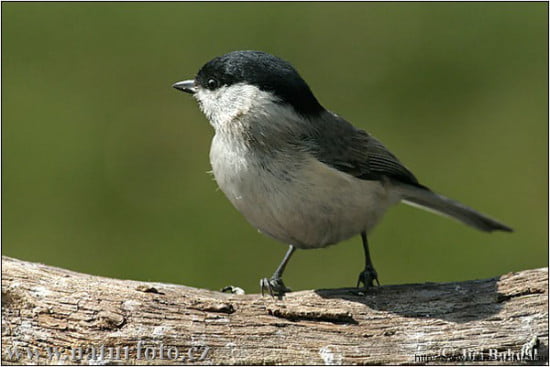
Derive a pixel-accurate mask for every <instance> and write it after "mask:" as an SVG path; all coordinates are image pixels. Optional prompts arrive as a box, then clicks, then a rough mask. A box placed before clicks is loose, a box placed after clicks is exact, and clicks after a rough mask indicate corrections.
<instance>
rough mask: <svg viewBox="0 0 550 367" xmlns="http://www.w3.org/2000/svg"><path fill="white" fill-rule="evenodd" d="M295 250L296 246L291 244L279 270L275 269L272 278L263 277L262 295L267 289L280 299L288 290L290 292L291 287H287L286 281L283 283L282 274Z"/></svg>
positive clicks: (261, 284)
mask: <svg viewBox="0 0 550 367" xmlns="http://www.w3.org/2000/svg"><path fill="white" fill-rule="evenodd" d="M294 250H296V248H295V247H294V246H292V245H290V246H289V248H288V251H287V252H286V254H285V257H284V258H283V261H281V263H280V264H279V266H278V267H277V270H275V272H274V273H273V275H272V276H271V278H269V279H267V278H263V279H261V280H260V288H261V289H262V296H263V295H264V291H265V290H267V291H268V292H269V294H270V295H271V297H274V296H277V297H278V298H279V299H281V298H283V296H284V294H285V293H286V292H290V288H287V287H286V286H285V283H283V279H282V276H283V272H284V271H285V267H286V264H287V263H288V260H290V257H291V256H292V254H293V253H294Z"/></svg>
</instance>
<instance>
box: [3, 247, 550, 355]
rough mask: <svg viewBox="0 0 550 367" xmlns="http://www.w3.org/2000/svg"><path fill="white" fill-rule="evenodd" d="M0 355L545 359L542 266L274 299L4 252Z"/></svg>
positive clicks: (545, 288) (545, 304)
mask: <svg viewBox="0 0 550 367" xmlns="http://www.w3.org/2000/svg"><path fill="white" fill-rule="evenodd" d="M2 362H3V363H12V364H50V363H55V364H113V363H115V364H292V365H296V364H430V363H432V364H442V363H449V364H464V363H466V364H470V363H476V364H502V363H504V364H517V363H530V364H532V363H536V364H546V363H547V362H548V268H541V269H533V270H526V271H522V272H518V273H509V274H505V275H502V276H500V277H495V278H491V279H483V280H472V281H465V282H455V283H426V284H408V285H395V286H382V287H379V288H374V289H371V290H368V291H366V292H361V291H359V290H358V289H355V288H345V289H326V290H315V291H301V292H295V293H289V294H288V295H287V296H286V297H285V298H284V299H283V300H279V299H273V298H271V297H270V296H265V297H262V296H260V295H258V294H248V295H237V294H226V293H221V292H215V291H210V290H205V289H196V288H191V287H186V286H181V285H173V284H161V283H150V282H139V281H131V280H118V279H109V278H103V277H99V276H92V275H86V274H80V273H76V272H72V271H68V270H63V269H59V268H54V267H50V266H46V265H41V264H36V263H30V262H25V261H20V260H16V259H12V258H8V257H2Z"/></svg>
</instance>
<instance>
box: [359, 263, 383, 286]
mask: <svg viewBox="0 0 550 367" xmlns="http://www.w3.org/2000/svg"><path fill="white" fill-rule="evenodd" d="M375 281H376V285H377V286H380V282H379V281H378V274H377V273H376V270H374V268H373V267H372V266H367V267H366V268H365V270H363V271H362V272H361V273H360V274H359V279H357V288H359V287H360V285H361V283H363V285H364V286H365V288H370V287H374V282H375Z"/></svg>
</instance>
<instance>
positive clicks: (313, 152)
mask: <svg viewBox="0 0 550 367" xmlns="http://www.w3.org/2000/svg"><path fill="white" fill-rule="evenodd" d="M173 87H174V88H176V89H178V90H181V91H183V92H187V93H191V94H192V95H193V96H194V97H195V99H196V100H197V101H198V103H199V106H200V109H201V110H202V112H203V113H204V114H205V115H206V117H207V119H208V120H209V121H210V124H211V125H212V126H213V127H214V130H215V135H214V137H213V139H212V145H211V148H210V162H211V164H212V172H213V174H214V177H215V179H216V181H217V183H218V185H219V187H220V188H221V190H222V191H223V192H224V193H225V195H226V196H227V198H228V199H229V201H231V203H232V204H233V205H234V206H235V208H237V210H238V211H239V212H241V213H242V214H243V215H244V217H245V218H246V219H247V220H248V221H249V222H250V224H252V225H253V226H254V227H255V228H257V229H258V230H259V231H260V232H262V233H264V234H266V235H268V236H270V237H272V238H274V239H276V240H279V241H281V242H284V243H286V244H290V247H289V249H288V251H287V253H286V255H285V256H284V259H283V261H282V262H281V264H280V265H279V267H278V268H277V269H276V271H275V273H274V274H273V275H272V276H271V278H264V279H262V280H261V281H260V286H261V290H262V293H263V292H264V290H267V291H268V292H269V293H271V295H277V296H279V297H280V296H282V295H283V294H284V293H285V292H288V291H290V289H288V288H287V287H286V286H285V284H284V283H283V280H282V278H281V277H282V275H283V271H284V269H285V266H286V264H287V262H288V261H289V259H290V257H291V256H292V254H293V252H294V251H295V249H296V248H299V249H314V248H320V247H326V246H329V245H332V244H335V243H338V242H340V241H343V240H346V239H348V238H350V237H352V236H355V235H361V238H362V241H363V248H364V253H365V269H364V270H363V271H362V272H361V273H360V274H359V279H358V281H357V287H359V286H360V285H361V283H362V284H363V285H364V286H365V287H370V286H373V285H374V282H376V283H378V276H377V273H376V271H375V269H374V267H373V265H372V261H371V258H370V255H369V248H368V242H367V234H368V233H369V231H370V230H371V229H372V228H373V227H374V226H375V225H376V224H377V223H378V221H379V220H380V218H381V217H382V215H383V214H384V212H385V211H386V210H387V209H388V208H389V207H390V206H392V205H394V204H397V203H399V202H404V203H406V204H410V205H413V206H416V207H420V208H423V209H427V210H429V211H432V212H435V213H438V214H442V215H445V216H448V217H451V218H453V219H456V220H458V221H460V222H462V223H465V224H467V225H469V226H471V227H474V228H476V229H479V230H481V231H486V232H491V231H507V232H511V231H512V229H511V228H510V227H508V226H506V225H504V224H502V223H500V222H498V221H497V220H495V219H492V218H489V217H488V216H486V215H484V214H481V213H479V212H477V211H475V210H473V209H471V208H469V207H467V206H465V205H462V204H460V203H458V202H456V201H454V200H451V199H449V198H446V197H444V196H442V195H439V194H437V193H435V192H433V191H431V190H430V189H429V188H427V187H426V186H424V185H422V184H420V183H419V182H418V180H417V179H416V177H415V176H414V175H413V174H412V172H411V171H409V170H408V169H407V168H406V167H405V166H404V165H403V164H402V163H401V162H400V161H399V160H398V159H397V158H396V157H395V155H393V154H392V153H391V152H390V151H389V150H388V149H387V148H386V147H385V146H384V145H383V144H382V143H381V142H380V141H379V140H377V139H375V138H374V137H373V136H372V135H371V134H369V133H367V132H365V131H363V130H360V129H358V128H355V127H354V126H353V125H352V124H350V123H349V122H348V121H346V120H344V119H343V118H342V117H340V116H338V115H337V114H335V113H334V112H331V111H329V110H327V109H325V108H324V107H323V106H322V105H321V104H320V103H319V101H318V100H317V98H315V96H314V95H313V93H312V92H311V89H310V88H309V86H308V85H307V83H306V82H305V81H304V80H303V79H302V78H301V77H300V75H299V74H298V72H297V71H296V69H294V67H292V65H291V64H290V63H288V62H286V61H284V60H282V59H280V58H278V57H275V56H273V55H270V54H267V53H265V52H260V51H234V52H230V53H228V54H226V55H223V56H220V57H216V58H214V59H212V60H211V61H209V62H207V63H206V64H205V65H204V66H203V67H202V68H201V69H200V70H199V72H198V73H197V75H196V76H195V78H194V79H192V80H185V81H181V82H177V83H175V84H174V85H173Z"/></svg>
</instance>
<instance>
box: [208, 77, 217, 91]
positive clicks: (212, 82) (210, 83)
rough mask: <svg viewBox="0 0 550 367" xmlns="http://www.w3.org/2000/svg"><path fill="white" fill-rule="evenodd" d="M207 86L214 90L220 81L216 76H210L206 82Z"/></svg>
mask: <svg viewBox="0 0 550 367" xmlns="http://www.w3.org/2000/svg"><path fill="white" fill-rule="evenodd" d="M206 86H207V87H208V89H210V90H213V89H216V88H218V81H217V80H216V79H214V78H210V79H208V81H207V82H206Z"/></svg>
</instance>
